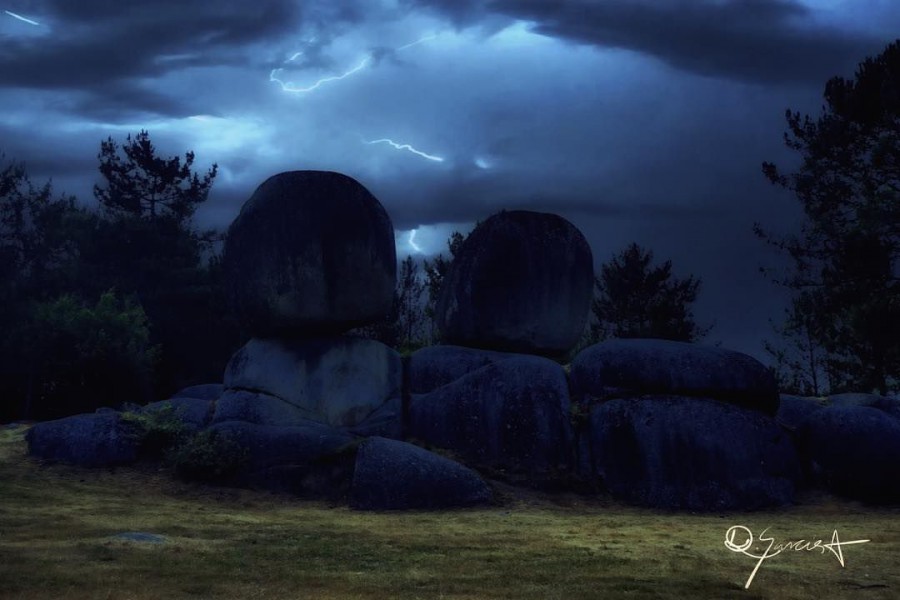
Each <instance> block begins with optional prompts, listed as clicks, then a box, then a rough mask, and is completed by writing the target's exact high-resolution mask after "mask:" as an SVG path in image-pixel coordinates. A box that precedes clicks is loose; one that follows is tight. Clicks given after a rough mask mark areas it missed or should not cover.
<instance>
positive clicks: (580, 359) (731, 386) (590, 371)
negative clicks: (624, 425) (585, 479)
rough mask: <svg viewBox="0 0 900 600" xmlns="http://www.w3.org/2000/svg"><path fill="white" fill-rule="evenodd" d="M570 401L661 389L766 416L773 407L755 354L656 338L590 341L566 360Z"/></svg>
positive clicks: (772, 386) (770, 378)
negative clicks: (570, 359)
mask: <svg viewBox="0 0 900 600" xmlns="http://www.w3.org/2000/svg"><path fill="white" fill-rule="evenodd" d="M570 379H571V382H572V395H573V399H574V400H575V401H576V402H582V403H588V404H589V403H592V402H594V401H603V400H605V399H608V398H623V397H633V396H641V395H644V394H662V395H674V396H693V397H699V398H713V399H715V400H721V401H723V402H730V403H733V404H737V405H739V406H744V407H746V408H753V409H756V410H759V411H761V412H764V413H766V414H768V415H774V414H775V412H776V411H777V410H778V385H777V383H776V381H775V376H774V375H773V374H772V372H771V371H770V370H769V369H768V368H766V366H765V365H763V364H762V363H760V362H759V361H758V360H756V359H755V358H752V357H750V356H747V355H746V354H742V353H740V352H735V351H733V350H725V349H723V348H714V347H711V346H701V345H699V344H691V343H687V342H673V341H669V340H657V339H621V340H619V339H615V340H608V341H605V342H600V343H599V344H594V345H593V346H590V347H588V348H586V349H584V350H582V351H581V352H579V353H578V355H577V356H576V357H575V358H574V359H573V360H572V367H571V372H570Z"/></svg>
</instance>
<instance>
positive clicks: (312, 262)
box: [223, 171, 397, 336]
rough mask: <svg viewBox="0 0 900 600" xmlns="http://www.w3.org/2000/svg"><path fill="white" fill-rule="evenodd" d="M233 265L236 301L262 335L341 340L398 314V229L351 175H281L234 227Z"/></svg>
mask: <svg viewBox="0 0 900 600" xmlns="http://www.w3.org/2000/svg"><path fill="white" fill-rule="evenodd" d="M223 267H224V271H225V286H226V292H227V295H228V299H229V303H230V304H231V306H232V309H233V310H234V312H235V314H236V316H237V317H238V319H239V320H240V321H241V323H243V324H244V325H245V326H246V327H247V328H248V329H249V330H250V332H251V333H252V334H253V335H257V336H268V335H318V334H330V333H341V332H344V331H346V330H348V329H352V328H353V327H357V326H360V325H365V324H367V323H370V322H373V321H376V320H378V319H379V318H381V317H383V316H384V315H385V314H386V313H387V312H388V311H389V310H390V307H391V302H392V300H393V293H394V286H395V283H396V271H397V266H396V251H395V248H394V229H393V225H392V224H391V219H390V217H389V216H388V214H387V212H386V211H385V210H384V207H383V206H382V205H381V203H380V202H379V201H378V200H377V199H376V198H375V197H374V196H373V195H372V194H371V193H370V192H369V191H368V190H367V189H366V188H365V187H363V186H362V185H361V184H360V183H359V182H357V181H356V180H354V179H352V178H350V177H348V176H346V175H342V174H340V173H334V172H330V171H290V172H286V173H279V174H278V175H275V176H273V177H270V178H269V179H267V180H266V181H264V182H263V183H262V184H261V185H260V186H259V187H258V188H256V191H255V192H253V195H252V196H251V197H250V199H249V200H248V201H247V202H246V203H245V204H244V206H243V208H242V209H241V212H240V214H239V215H238V216H237V218H236V219H235V220H234V222H233V223H232V224H231V227H230V228H229V229H228V235H227V237H226V240H225V252H224V261H223Z"/></svg>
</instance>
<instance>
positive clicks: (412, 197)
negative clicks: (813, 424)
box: [0, 0, 900, 360]
mask: <svg viewBox="0 0 900 600" xmlns="http://www.w3.org/2000/svg"><path fill="white" fill-rule="evenodd" d="M898 32H900V2H897V1H896V0H568V1H566V0H560V1H550V0H546V1H541V0H347V1H341V0H311V1H301V0H255V1H254V2H247V1H245V0H220V1H216V2H208V1H199V0H198V1H192V0H154V1H149V0H147V1H127V0H125V1H123V0H78V1H74V0H0V150H2V151H3V152H5V154H6V158H7V159H16V160H20V161H24V162H25V163H26V166H27V168H28V170H29V172H30V174H31V175H32V178H34V179H36V180H37V181H44V180H46V179H47V178H51V177H52V179H53V183H54V188H55V190H56V191H58V192H66V193H71V194H75V195H77V196H78V197H79V198H80V199H82V200H83V201H84V202H90V201H92V195H91V191H90V190H91V186H92V184H93V183H94V181H95V180H96V178H97V159H96V155H97V152H98V150H99V143H100V141H101V140H102V139H105V138H106V137H107V136H113V137H114V138H116V139H118V140H124V138H125V136H126V134H128V133H137V132H138V131H140V130H141V129H147V130H149V132H150V134H151V138H152V139H153V140H154V142H155V143H156V145H157V147H158V149H159V151H160V153H161V154H163V155H165V156H171V155H175V154H183V153H184V152H185V151H186V150H191V149H192V150H194V151H195V153H196V156H197V162H196V164H197V165H199V166H200V167H201V168H206V167H208V166H209V165H210V164H212V163H213V162H217V163H218V164H219V167H220V174H219V177H218V178H217V180H216V183H215V185H214V189H213V192H212V194H211V196H210V200H209V202H208V203H207V205H206V206H205V207H204V209H203V210H202V211H201V212H200V214H199V218H200V219H202V221H203V223H204V224H208V225H215V226H220V227H223V228H224V227H226V226H227V225H228V223H229V222H230V220H231V219H232V218H233V217H234V216H235V215H236V214H237V211H238V210H239V208H240V205H241V204H242V202H243V201H244V200H246V198H247V197H248V196H249V194H250V193H251V192H252V190H253V189H254V188H255V187H256V186H257V185H258V184H259V183H260V182H262V181H263V180H264V179H265V178H266V177H268V176H270V175H273V174H275V173H277V172H280V171H285V170H293V169H328V170H336V171H341V172H344V173H347V174H349V175H351V176H353V177H355V178H357V179H358V180H359V181H360V182H362V183H363V184H364V185H365V186H366V187H368V188H369V189H370V190H371V191H372V192H373V193H374V194H375V195H376V196H377V197H378V198H379V200H381V202H382V203H383V204H384V205H385V207H386V208H387V210H388V212H389V213H390V215H391V217H392V219H393V222H394V225H395V228H396V230H397V247H398V253H399V254H400V255H401V256H402V255H405V254H407V253H424V254H430V253H433V252H435V251H438V250H442V249H443V246H444V242H445V240H446V237H447V234H448V233H449V232H450V231H452V230H453V229H454V228H456V229H462V230H468V229H469V228H470V227H471V226H472V223H473V222H474V221H475V220H478V219H483V218H484V217H486V216H488V215H490V214H491V213H493V212H496V211H498V210H500V209H503V208H506V209H515V208H525V209H531V210H538V211H552V212H556V213H559V214H561V215H563V216H565V217H566V218H568V219H569V220H571V221H572V222H573V223H574V224H575V225H577V226H578V227H579V228H580V229H581V230H582V231H583V232H584V234H585V235H586V237H587V238H588V240H589V241H590V243H591V246H592V248H593V252H594V263H595V267H598V266H599V265H600V263H602V262H604V261H606V260H608V259H609V258H610V257H611V256H612V254H613V253H615V252H618V251H620V250H621V249H623V248H624V246H625V245H627V244H628V243H629V242H631V241H637V242H638V243H640V244H642V245H644V246H646V247H648V248H650V249H652V250H653V251H654V252H655V254H656V256H657V257H658V258H661V259H665V258H669V259H671V260H672V261H673V265H674V270H675V272H676V273H677V274H678V275H682V276H684V275H688V274H694V275H696V276H697V277H699V278H701V279H702V281H703V285H702V288H701V291H700V298H699V300H698V302H697V305H696V307H695V314H696V317H697V318H698V320H699V321H700V322H701V323H704V324H706V323H712V322H715V328H714V329H713V331H712V333H711V335H710V336H709V338H708V340H707V341H709V342H722V343H723V345H725V346H726V347H731V348H734V349H737V350H742V351H745V352H748V353H750V354H752V355H754V356H757V357H758V358H761V359H764V360H765V358H766V357H765V355H764V354H763V352H762V349H761V341H762V339H763V338H766V337H771V331H770V328H769V325H768V319H769V318H778V317H779V316H780V314H781V310H782V306H783V302H784V298H785V294H784V292H782V291H780V290H779V289H778V288H776V287H774V286H773V285H772V284H770V283H769V282H767V281H766V280H765V279H764V278H763V277H762V276H761V275H760V274H759V273H758V267H759V266H760V265H773V264H777V262H778V260H779V258H778V256H777V255H776V254H773V253H772V251H771V250H769V249H767V248H766V247H765V246H764V244H762V243H761V242H760V241H758V240H757V239H756V238H755V237H754V235H753V233H752V225H753V223H754V222H755V221H760V222H762V223H763V224H764V225H765V226H768V227H769V228H771V229H773V230H775V231H789V230H791V229H792V228H793V227H794V226H795V225H796V223H797V219H798V215H799V209H798V206H797V203H796V201H795V200H793V198H791V197H790V196H789V195H787V194H786V193H785V192H783V191H779V190H778V189H776V188H773V187H772V186H771V185H770V184H769V183H768V182H767V181H766V180H765V179H764V177H763V176H762V174H761V170H760V163H761V162H762V161H763V160H774V161H776V162H778V163H779V164H782V165H785V166H791V165H792V164H794V161H795V158H794V157H793V156H792V155H791V154H790V153H789V152H788V151H787V150H786V149H784V147H783V144H782V133H783V131H784V129H785V122H784V111H785V109H787V108H792V109H795V110H800V111H802V112H805V113H810V114H814V115H817V114H819V111H820V108H821V105H822V90H823V88H824V84H825V82H826V81H827V79H828V78H829V77H831V76H834V75H842V76H844V77H852V75H853V72H854V70H855V68H856V65H857V64H858V63H859V62H860V61H861V60H863V59H864V58H865V57H866V56H872V55H875V54H877V53H879V52H880V51H881V50H882V49H883V48H884V46H886V45H887V44H888V43H889V42H891V41H893V39H894V38H895V37H897V33H898ZM412 232H415V233H414V234H412ZM411 235H412V236H413V237H412V240H411V239H410V238H411Z"/></svg>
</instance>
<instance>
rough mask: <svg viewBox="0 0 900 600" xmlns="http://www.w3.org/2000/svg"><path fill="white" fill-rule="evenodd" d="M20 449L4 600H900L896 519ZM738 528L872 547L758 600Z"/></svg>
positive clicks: (1, 460)
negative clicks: (166, 465)
mask: <svg viewBox="0 0 900 600" xmlns="http://www.w3.org/2000/svg"><path fill="white" fill-rule="evenodd" d="M23 434H24V428H14V429H4V430H0V597H2V598H22V599H42V600H43V599H47V598H72V599H80V598H110V599H112V598H134V599H144V598H147V599H150V598H154V599H155V598H168V599H173V598H226V599H228V598H267V599H268V598H290V599H297V598H323V599H329V598H373V599H375V598H378V599H383V598H410V599H412V598H454V599H463V598H509V599H522V598H542V599H543V598H566V599H569V598H673V599H674V598H725V597H735V596H738V595H740V597H742V598H781V599H793V598H796V599H800V598H846V597H848V595H850V593H851V592H859V591H860V590H862V593H864V594H865V596H864V597H866V598H885V599H887V598H896V597H900V568H898V567H897V565H898V561H897V557H898V556H900V508H898V507H868V506H865V505H862V504H859V503H855V502H848V501H844V500H841V499H837V498H834V497H832V496H829V495H825V494H810V495H807V496H805V497H803V498H801V500H802V502H803V503H802V504H800V505H798V506H794V507H790V508H787V509H783V510H779V511H767V512H754V513H727V514H691V513H676V512H670V513H666V512H658V511H651V510H646V509H638V508H634V507H628V506H625V505H622V504H620V503H617V502H615V501H612V500H611V499H609V498H608V497H605V496H594V497H589V496H580V495H577V494H546V493H540V492H534V491H527V492H526V491H522V490H519V489H517V488H512V487H510V486H504V485H503V484H496V485H497V486H498V491H499V492H500V496H501V497H502V498H503V499H504V502H503V505H501V506H493V507H489V508H486V509H478V510H461V511H444V512H418V511H417V512H404V513H365V512H356V511H352V510H350V509H348V508H346V507H343V506H333V505H329V504H327V503H322V502H310V501H308V500H302V501H301V500H297V499H294V498H291V497H288V496H284V495H275V494H268V493H260V492H253V491H249V490H237V489H227V488H213V487H206V486H201V485H192V484H187V483H183V482H179V481H176V480H174V479H173V478H172V477H171V476H170V475H169V473H167V472H165V471H159V470H156V469H154V468H149V467H144V468H140V469H124V468H120V469H115V470H110V469H99V470H87V469H80V468H75V467H70V466H65V465H50V466H47V465H40V464H39V463H38V462H36V461H34V460H32V459H30V458H28V457H26V455H25V443H24V440H23ZM734 525H742V526H744V527H747V528H748V529H749V530H750V531H752V532H754V534H756V535H759V534H760V533H762V531H763V530H764V529H766V528H768V533H769V534H770V535H771V536H773V537H775V538H776V539H777V541H779V542H783V541H795V540H799V539H805V540H811V539H818V538H822V539H823V540H824V542H825V543H828V542H831V541H832V535H833V531H834V530H837V531H838V533H839V535H840V537H841V538H842V541H851V540H856V539H870V540H871V541H870V542H869V543H865V544H857V545H850V546H843V547H842V548H841V549H842V550H843V557H844V560H845V566H844V567H841V566H840V564H839V563H838V560H837V558H836V557H835V556H834V555H833V554H831V553H830V552H824V553H822V552H820V551H818V550H816V551H811V552H807V551H801V552H793V551H791V552H784V553H782V554H780V555H778V556H775V557H773V558H770V559H768V560H766V561H765V562H764V564H763V565H762V566H761V567H760V569H759V571H758V572H757V574H756V576H755V578H754V580H753V582H752V584H751V586H750V588H749V589H747V590H745V589H744V585H745V583H746V581H747V579H748V577H749V576H750V574H751V572H752V571H753V568H754V567H755V565H756V561H755V560H754V559H751V558H749V557H746V556H743V555H740V554H737V553H734V552H730V551H729V550H728V549H727V548H726V547H725V544H724V541H725V532H726V531H727V530H728V529H729V527H731V526H734ZM122 532H146V533H152V534H156V535H159V536H163V537H164V538H165V541H164V542H163V543H142V542H133V541H128V540H123V539H119V538H116V537H115V536H116V534H119V533H122ZM854 595H856V594H854Z"/></svg>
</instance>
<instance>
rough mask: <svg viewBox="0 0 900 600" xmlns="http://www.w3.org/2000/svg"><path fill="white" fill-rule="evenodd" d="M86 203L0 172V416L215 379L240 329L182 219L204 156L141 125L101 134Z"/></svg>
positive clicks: (78, 407)
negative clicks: (174, 152)
mask: <svg viewBox="0 0 900 600" xmlns="http://www.w3.org/2000/svg"><path fill="white" fill-rule="evenodd" d="M99 160H100V173H101V174H102V176H103V180H104V183H103V184H102V185H97V186H95V189H94V195H95V197H96V198H97V200H98V202H99V205H98V207H97V208H96V209H88V208H85V207H84V206H82V205H80V204H78V203H77V202H76V199H75V198H73V197H54V195H53V191H52V189H51V186H50V184H49V183H48V184H46V185H43V186H40V187H39V186H35V184H34V183H33V182H32V181H31V180H30V178H29V177H28V174H27V172H26V171H25V168H24V167H23V166H22V165H20V164H17V163H14V162H6V161H4V164H3V166H2V170H0V269H2V274H0V302H2V306H3V308H4V310H3V311H2V312H0V330H2V331H3V336H2V339H0V398H2V401H0V421H2V420H10V419H16V418H24V419H47V418H52V417H56V416H60V415H64V414H72V413H76V412H81V411H86V410H92V409H93V408H95V407H97V406H103V405H111V406H116V405H119V404H121V403H123V402H135V403H142V402H146V401H149V400H151V399H156V398H158V397H164V396H165V395H167V394H169V393H171V392H173V391H174V390H175V389H177V388H179V387H181V386H184V385H189V384H192V383H198V382H203V381H217V380H219V379H221V373H222V368H223V365H224V364H225V361H227V359H228V356H229V353H230V352H231V351H232V350H233V349H234V348H235V347H236V345H237V344H238V343H239V342H240V332H239V331H238V330H237V327H236V325H235V324H234V322H233V321H232V320H231V319H230V317H229V315H228V311H227V310H226V306H225V301H224V295H223V293H222V286H221V268H220V262H219V256H218V254H217V252H216V249H215V247H214V244H215V242H216V241H217V239H218V238H219V237H221V236H219V235H217V234H215V233H214V232H211V231H200V230H198V229H197V228H196V227H195V225H194V223H193V215H194V212H195V210H196V208H197V206H198V205H199V204H201V203H202V202H204V201H205V200H206V199H207V196H208V193H209V189H210V187H211V185H212V183H213V180H214V179H215V176H216V167H215V166H213V168H212V169H211V170H210V171H209V172H207V173H206V174H205V175H203V176H202V177H201V176H199V175H197V174H195V173H193V172H192V165H193V161H194V155H193V154H192V153H190V152H189V153H187V154H186V155H185V156H184V158H183V160H182V159H181V158H179V157H175V158H170V159H162V158H159V157H157V156H156V151H155V148H154V147H153V145H152V143H151V141H150V138H149V134H148V133H147V132H145V131H143V132H141V133H140V134H138V135H136V136H135V137H134V138H132V137H131V136H128V138H127V140H126V142H125V144H124V145H122V146H121V147H120V146H119V145H118V144H117V143H116V142H115V141H113V140H112V139H108V140H106V141H104V142H102V143H101V147H100V154H99Z"/></svg>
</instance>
